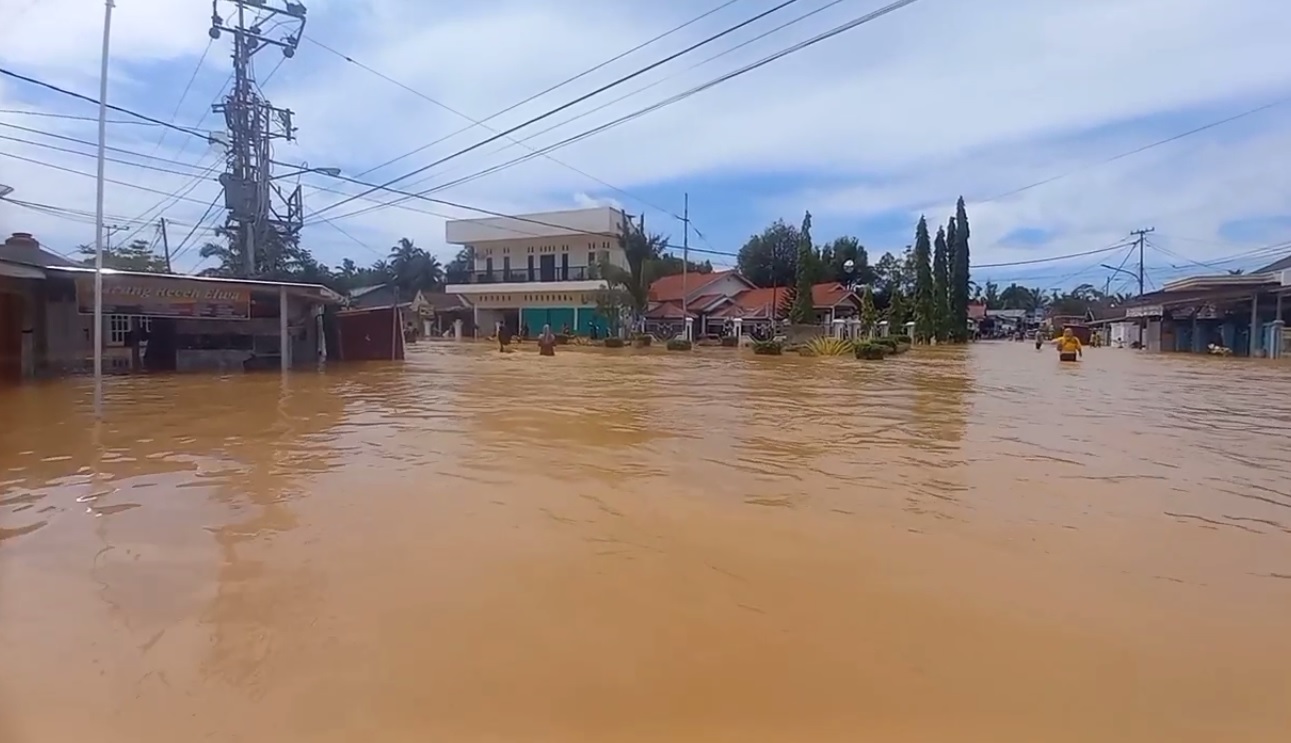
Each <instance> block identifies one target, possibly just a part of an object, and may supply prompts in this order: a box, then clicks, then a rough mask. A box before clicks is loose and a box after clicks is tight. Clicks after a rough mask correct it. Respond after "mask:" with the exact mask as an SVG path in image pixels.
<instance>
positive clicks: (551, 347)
mask: <svg viewBox="0 0 1291 743" xmlns="http://www.w3.org/2000/svg"><path fill="white" fill-rule="evenodd" d="M538 355H540V356H555V355H556V336H554V335H552V333H551V326H550V325H544V326H542V335H540V336H538Z"/></svg>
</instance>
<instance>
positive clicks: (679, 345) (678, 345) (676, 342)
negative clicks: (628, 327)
mask: <svg viewBox="0 0 1291 743" xmlns="http://www.w3.org/2000/svg"><path fill="white" fill-rule="evenodd" d="M645 345H647V346H648V345H650V344H649V343H647V344H645ZM668 350H669V351H689V350H690V341H688V340H685V339H684V338H673V339H672V340H670V341H668Z"/></svg>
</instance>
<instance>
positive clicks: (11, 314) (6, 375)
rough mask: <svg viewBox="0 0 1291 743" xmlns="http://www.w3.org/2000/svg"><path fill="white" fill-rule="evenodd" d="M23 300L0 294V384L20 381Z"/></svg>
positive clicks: (15, 296)
mask: <svg viewBox="0 0 1291 743" xmlns="http://www.w3.org/2000/svg"><path fill="white" fill-rule="evenodd" d="M22 315H23V300H22V297H20V296H18V295H17V294H5V293H0V384H5V383H13V382H18V381H20V380H21V379H22Z"/></svg>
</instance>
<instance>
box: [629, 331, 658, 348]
mask: <svg viewBox="0 0 1291 743" xmlns="http://www.w3.org/2000/svg"><path fill="white" fill-rule="evenodd" d="M653 342H654V336H653V335H650V334H649V333H637V334H636V335H634V336H632V345H634V346H637V347H638V348H645V347H646V346H648V345H650V344H651V343H653Z"/></svg>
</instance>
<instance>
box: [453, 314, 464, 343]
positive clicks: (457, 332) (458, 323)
mask: <svg viewBox="0 0 1291 743" xmlns="http://www.w3.org/2000/svg"><path fill="white" fill-rule="evenodd" d="M461 339H462V318H460V317H459V318H457V319H456V320H454V321H453V340H455V341H460V340H461Z"/></svg>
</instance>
